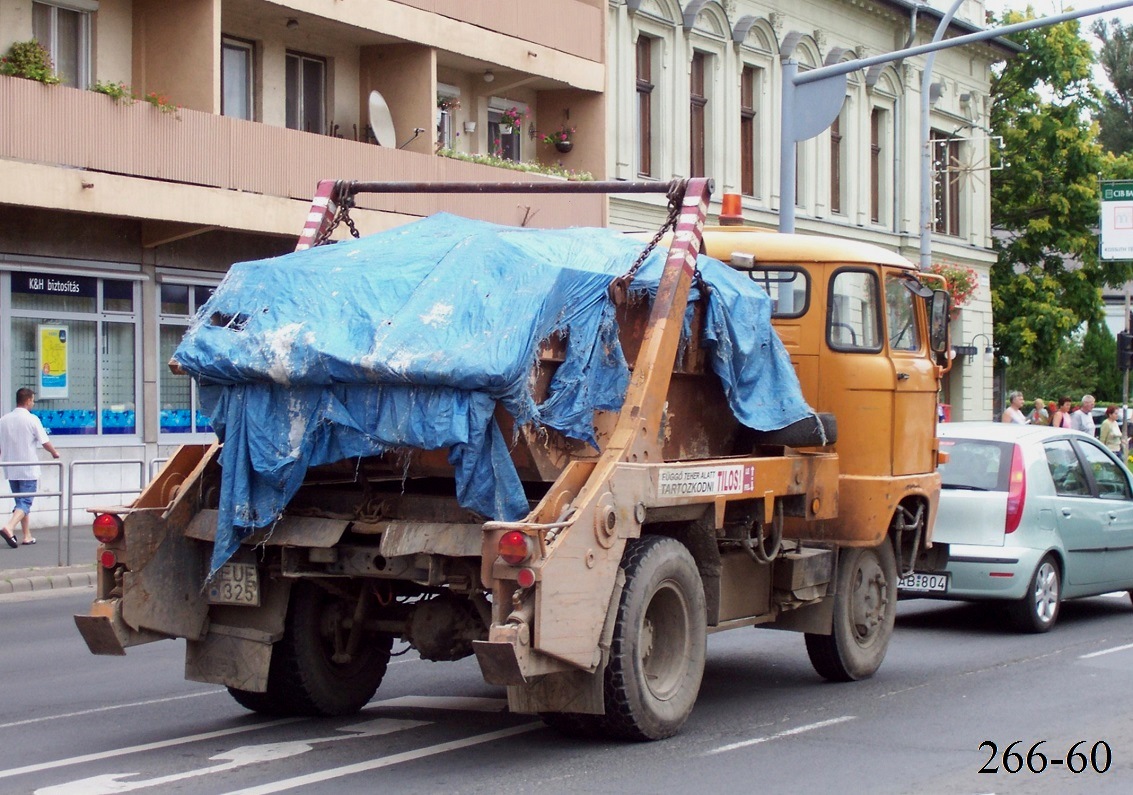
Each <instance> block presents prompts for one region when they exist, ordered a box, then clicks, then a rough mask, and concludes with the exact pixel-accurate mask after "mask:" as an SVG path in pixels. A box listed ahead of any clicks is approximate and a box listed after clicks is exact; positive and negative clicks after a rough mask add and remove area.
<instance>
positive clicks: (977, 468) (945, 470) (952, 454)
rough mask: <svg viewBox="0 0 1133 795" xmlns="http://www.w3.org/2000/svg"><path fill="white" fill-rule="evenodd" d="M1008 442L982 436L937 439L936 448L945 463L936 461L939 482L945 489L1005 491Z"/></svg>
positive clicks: (1010, 449) (1008, 466)
mask: <svg viewBox="0 0 1133 795" xmlns="http://www.w3.org/2000/svg"><path fill="white" fill-rule="evenodd" d="M1014 447H1015V445H1013V444H1011V443H1010V442H989V441H986V440H983V439H941V440H940V449H941V450H942V451H943V452H946V453H948V463H946V464H941V465H940V477H941V485H942V486H943V487H944V488H946V489H949V488H951V489H974V490H976V491H1007V479H1008V476H1009V475H1010V474H1011V454H1012V453H1013V452H1014V449H1013V448H1014Z"/></svg>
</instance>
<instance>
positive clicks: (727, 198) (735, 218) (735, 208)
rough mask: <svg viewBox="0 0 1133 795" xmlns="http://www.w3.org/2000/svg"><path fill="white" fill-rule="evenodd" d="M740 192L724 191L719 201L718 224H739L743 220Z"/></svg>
mask: <svg viewBox="0 0 1133 795" xmlns="http://www.w3.org/2000/svg"><path fill="white" fill-rule="evenodd" d="M743 212H744V211H743V207H742V205H741V204H740V194H738V193H725V194H724V198H723V199H722V200H721V202H720V226H739V225H740V224H742V223H743V222H744V214H743Z"/></svg>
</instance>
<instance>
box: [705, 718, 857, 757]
mask: <svg viewBox="0 0 1133 795" xmlns="http://www.w3.org/2000/svg"><path fill="white" fill-rule="evenodd" d="M853 719H854V716H853V715H843V716H842V717H840V718H831V719H830V720H821V721H819V722H818V723H808V724H807V725H806V726H799V727H797V728H794V729H787V730H785V731H781V732H777V733H775V734H769V735H767V736H766V737H755V738H753V739H751V740H741V741H740V742H738V743H731V744H730V745H722V746H720V747H719V748H713V749H712V750H711V751H706V752H705V753H704V754H702V756H708V755H710V754H722V753H725V752H726V751H735V750H737V749H739V748H749V747H751V746H753V745H759V744H761V743H766V742H771V741H772V740H778V739H779V738H781V737H791V736H793V735H796V734H802V733H804V732H809V731H814V730H815V729H822V728H824V727H826V726H833V725H834V724H836V723H845V722H846V721H848V720H853Z"/></svg>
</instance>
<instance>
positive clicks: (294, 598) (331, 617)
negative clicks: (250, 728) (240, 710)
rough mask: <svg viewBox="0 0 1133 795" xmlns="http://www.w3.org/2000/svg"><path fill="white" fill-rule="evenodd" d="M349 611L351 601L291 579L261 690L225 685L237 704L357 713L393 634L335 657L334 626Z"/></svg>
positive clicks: (273, 710)
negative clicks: (348, 654)
mask: <svg viewBox="0 0 1133 795" xmlns="http://www.w3.org/2000/svg"><path fill="white" fill-rule="evenodd" d="M352 613H353V605H352V603H349V602H347V601H345V600H342V599H340V598H338V597H336V596H334V595H333V594H331V593H329V592H327V591H325V590H323V589H322V588H319V587H318V586H317V585H314V584H313V583H309V582H299V583H297V584H296V585H295V586H294V587H293V588H292V589H291V603H290V605H288V609H287V622H286V624H285V625H284V632H283V638H282V639H280V641H279V642H278V643H276V644H275V646H274V647H273V648H272V654H271V667H270V668H269V670H268V686H267V691H266V692H264V693H254V692H251V691H248V690H240V689H238V688H233V687H230V688H228V692H229V693H231V694H232V697H233V698H234V699H236V702H237V703H238V704H240V705H241V706H243V707H246V708H248V709H250V710H252V711H254V712H262V713H266V714H269V715H288V716H290V715H314V716H333V715H349V714H352V713H354V712H357V711H358V710H360V709H361V708H362V707H364V706H365V705H366V702H368V701H369V700H370V699H371V698H373V696H374V693H375V692H377V689H378V686H379V685H380V684H381V683H382V678H383V677H384V676H385V673H386V666H387V665H388V664H389V658H390V649H391V648H392V646H393V637H392V636H390V635H385V634H379V633H374V634H372V635H370V636H368V637H366V638H365V639H364V640H363V642H362V644H361V645H360V647H359V651H358V653H357V654H356V655H355V656H354V659H352V660H350V661H348V662H335V661H334V660H333V659H332V657H333V655H334V643H335V628H336V626H337V625H338V623H339V622H340V621H341V620H342V619H343V618H349V617H350V616H351V614H352ZM345 634H346V633H345V631H344V632H343V633H342V635H343V636H345Z"/></svg>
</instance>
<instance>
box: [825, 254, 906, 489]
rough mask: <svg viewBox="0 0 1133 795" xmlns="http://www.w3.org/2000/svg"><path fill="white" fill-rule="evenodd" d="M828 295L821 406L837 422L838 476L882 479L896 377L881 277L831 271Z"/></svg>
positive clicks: (861, 268) (854, 269)
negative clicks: (887, 342)
mask: <svg viewBox="0 0 1133 795" xmlns="http://www.w3.org/2000/svg"><path fill="white" fill-rule="evenodd" d="M826 292H827V295H826V306H825V321H826V322H825V331H826V348H827V352H826V354H825V356H824V357H823V362H822V363H821V365H820V369H821V379H820V381H821V385H820V390H821V393H822V399H821V405H822V410H823V411H832V412H834V414H835V415H836V416H837V418H838V448H837V449H838V457H839V459H840V462H841V471H842V472H843V473H844V474H852V475H855V476H877V477H886V476H889V475H891V474H892V470H891V464H890V459H891V454H890V444H889V440H890V439H891V438H892V436H893V378H894V376H893V366H892V364H891V363H890V361H889V357H888V356H887V355H886V354H885V351H886V347H885V338H884V336H883V335H884V316H883V311H884V310H883V305H882V285H881V279H880V274H879V273H878V269H877V268H875V267H870V266H868V265H843V266H835V267H833V268H832V272H831V273H830V276H829V284H828V287H827V291H826Z"/></svg>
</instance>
